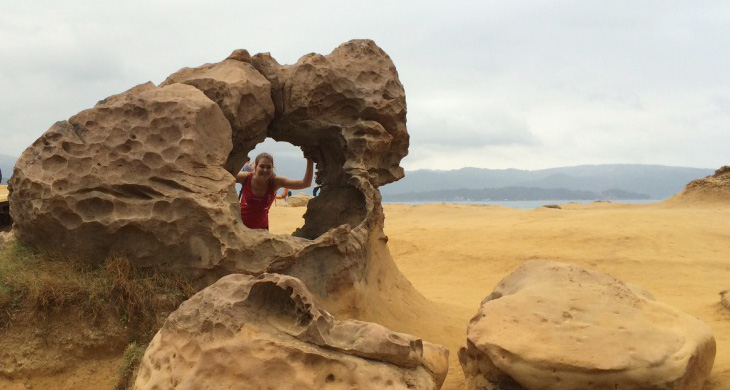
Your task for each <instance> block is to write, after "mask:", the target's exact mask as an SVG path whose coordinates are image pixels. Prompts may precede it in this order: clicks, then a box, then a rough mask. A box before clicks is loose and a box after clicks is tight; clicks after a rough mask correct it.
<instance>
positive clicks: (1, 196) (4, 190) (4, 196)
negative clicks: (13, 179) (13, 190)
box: [0, 185, 8, 202]
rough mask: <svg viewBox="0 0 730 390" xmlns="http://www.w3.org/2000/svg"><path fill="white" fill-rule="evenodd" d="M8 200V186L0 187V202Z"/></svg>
mask: <svg viewBox="0 0 730 390" xmlns="http://www.w3.org/2000/svg"><path fill="white" fill-rule="evenodd" d="M6 200H8V186H6V185H0V202H5V201H6Z"/></svg>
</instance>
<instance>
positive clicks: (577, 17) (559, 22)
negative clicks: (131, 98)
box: [0, 0, 730, 170]
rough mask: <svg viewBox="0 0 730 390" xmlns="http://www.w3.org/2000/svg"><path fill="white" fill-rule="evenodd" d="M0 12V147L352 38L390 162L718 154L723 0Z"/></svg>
mask: <svg viewBox="0 0 730 390" xmlns="http://www.w3.org/2000/svg"><path fill="white" fill-rule="evenodd" d="M0 10H1V11H0V154H8V155H14V156H18V155H20V153H22V151H23V150H24V149H25V148H26V147H27V146H28V145H30V144H31V143H32V142H33V141H34V140H35V139H36V138H38V137H39V136H40V135H41V134H42V133H43V132H44V131H46V130H47V129H48V128H49V127H50V126H51V125H52V124H53V123H54V122H55V121H58V120H63V119H68V118H69V117H70V116H72V115H74V114H75V113H77V112H78V111H80V110H83V109H85V108H89V107H92V106H93V105H94V104H95V103H96V102H97V101H98V100H101V99H102V98H104V97H107V96H109V95H112V94H115V93H119V92H122V91H124V90H126V89H128V88H130V87H132V86H134V85H136V84H140V83H144V82H146V81H152V82H154V83H160V82H161V81H162V80H164V79H165V77H166V76H167V75H169V74H171V73H173V72H174V71H176V70H178V69H180V68H182V67H185V66H190V67H194V66H198V65H201V64H203V63H206V62H218V61H220V60H223V59H224V58H226V57H227V56H228V54H230V52H231V51H233V50H234V49H238V48H244V49H248V50H249V52H251V54H254V53H258V52H270V53H271V54H272V55H273V56H274V58H276V59H277V60H278V61H279V62H280V63H282V64H292V63H295V62H296V61H297V59H298V58H299V57H301V56H302V55H304V54H307V53H309V52H317V53H322V54H328V53H330V52H331V51H332V50H333V49H334V48H335V47H337V46H338V45H339V44H341V43H343V42H346V41H348V40H350V39H354V38H369V39H373V40H374V41H375V42H376V43H377V44H378V45H379V46H380V47H382V48H383V49H384V50H385V51H386V52H387V53H388V54H389V55H390V57H391V58H392V59H393V62H394V63H395V65H396V68H397V69H398V72H399V75H400V79H401V82H402V83H403V85H404V87H405V90H406V99H407V104H408V130H409V133H410V134H411V145H410V153H409V156H408V157H406V158H405V159H404V160H403V162H402V166H403V167H404V168H406V170H413V169H419V168H431V169H455V168H461V167H465V166H474V167H483V168H521V169H541V168H551V167H560V166H571V165H581V164H604V163H640V164H661V165H673V166H689V167H700V168H717V167H720V166H721V165H728V164H730V2H727V1H719V0H717V1H703V0H696V1H691V2H690V1H674V0H669V1H667V0H662V1H623V0H618V1H616V0H614V1H605V0H604V1H591V0H580V1H579V0H575V1H571V0H565V1H561V0H552V1H544V0H542V1H504V0H500V1H491V0H480V1H453V0H452V1H448V2H447V1H443V0H439V1H423V0H420V1H394V0H389V1H369V2H344V1H309V2H306V1H272V2H262V1H255V2H253V1H241V0H239V1H215V0H214V1H186V0H175V1H155V0H145V1H137V0H127V1H115V2H105V1H98V0H96V1H63V2H61V1H56V0H53V1H37V0H23V1H17V0H13V1H11V0H0Z"/></svg>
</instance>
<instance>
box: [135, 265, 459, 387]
mask: <svg viewBox="0 0 730 390" xmlns="http://www.w3.org/2000/svg"><path fill="white" fill-rule="evenodd" d="M447 367H448V350H447V349H446V348H444V347H441V346H438V345H434V344H430V343H427V342H424V341H422V340H421V339H418V338H416V337H413V336H410V335H407V334H402V333H395V332H392V331H390V330H388V329H386V328H384V327H382V326H380V325H377V324H374V323H368V322H361V321H354V320H347V321H337V320H335V319H334V318H333V317H332V316H331V315H330V314H329V313H327V312H326V311H324V310H323V309H322V308H320V307H319V305H318V303H317V301H316V300H315V298H314V297H313V296H312V295H311V294H310V293H309V292H308V290H307V289H306V287H305V286H304V285H303V284H302V282H301V281H299V280H298V279H296V278H293V277H290V276H284V275H278V274H262V275H259V276H256V277H254V276H246V275H240V274H234V275H229V276H226V277H223V278H221V279H220V280H219V281H218V282H216V283H214V284H213V285H211V286H209V287H207V288H205V289H204V290H202V291H200V292H199V293H197V294H196V295H195V296H193V297H192V298H191V299H189V300H188V301H186V302H184V303H183V304H182V305H180V307H179V308H178V310H176V311H175V312H173V313H172V314H171V315H170V316H169V317H168V319H167V321H166V322H165V324H164V325H163V327H162V328H161V329H160V331H159V332H158V333H157V334H156V335H155V337H154V338H153V340H152V342H151V343H150V345H149V347H148V348H147V351H146V352H145V355H144V357H143V359H142V362H141V365H140V369H139V372H138V374H137V378H136V380H135V385H134V388H135V389H137V390H143V389H158V390H164V389H174V388H217V389H268V388H291V389H294V388H296V389H322V388H327V389H386V388H388V389H438V388H440V387H441V384H442V383H443V380H444V379H445V377H446V370H447Z"/></svg>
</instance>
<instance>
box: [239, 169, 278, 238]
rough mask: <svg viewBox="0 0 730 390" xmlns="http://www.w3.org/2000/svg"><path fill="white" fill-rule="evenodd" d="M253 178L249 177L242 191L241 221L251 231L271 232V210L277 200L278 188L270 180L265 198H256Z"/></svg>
mask: <svg viewBox="0 0 730 390" xmlns="http://www.w3.org/2000/svg"><path fill="white" fill-rule="evenodd" d="M252 181H253V178H252V177H251V175H249V176H248V177H247V178H246V180H245V181H244V182H243V189H242V191H241V220H242V221H243V224H244V225H246V226H247V227H249V228H251V229H266V230H269V208H270V207H271V204H272V203H274V199H275V198H276V188H274V182H273V180H269V186H268V187H267V188H266V193H265V194H264V195H263V196H256V195H254V193H253V188H252V187H251V182H252Z"/></svg>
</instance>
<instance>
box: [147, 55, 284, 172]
mask: <svg viewBox="0 0 730 390" xmlns="http://www.w3.org/2000/svg"><path fill="white" fill-rule="evenodd" d="M250 62H251V56H250V55H249V54H248V52H247V51H245V50H237V51H235V52H234V53H233V54H231V56H229V57H228V58H227V59H225V60H224V61H222V62H219V63H216V64H205V65H203V66H200V67H198V68H194V69H191V68H184V69H181V70H179V71H177V72H175V73H174V74H172V75H171V76H170V77H168V78H167V79H166V80H165V81H164V82H162V84H160V86H165V85H171V84H175V83H183V84H188V85H192V86H194V87H195V88H197V89H199V90H201V91H202V92H203V93H205V95H206V96H207V97H208V98H210V99H211V100H213V101H214V102H216V104H218V106H219V107H220V108H221V109H222V110H223V114H225V116H226V118H227V119H228V121H229V123H230V124H231V129H232V132H233V134H232V142H233V148H232V150H231V152H230V155H229V156H228V158H227V160H226V164H225V167H226V169H227V170H228V171H229V172H231V173H236V172H238V170H239V169H241V166H242V165H243V163H244V162H245V157H246V155H247V154H248V151H250V150H251V149H253V148H255V147H256V144H258V143H260V142H262V141H263V140H264V139H265V138H266V128H267V127H268V125H269V122H271V120H272V119H273V117H274V102H273V101H272V100H271V83H270V82H269V80H267V79H266V78H265V77H264V76H263V75H262V74H261V73H259V72H258V71H257V70H256V69H255V68H254V67H253V65H251V63H250Z"/></svg>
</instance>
